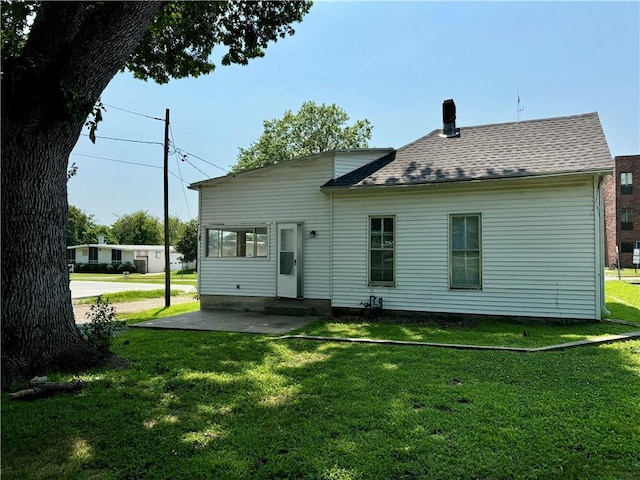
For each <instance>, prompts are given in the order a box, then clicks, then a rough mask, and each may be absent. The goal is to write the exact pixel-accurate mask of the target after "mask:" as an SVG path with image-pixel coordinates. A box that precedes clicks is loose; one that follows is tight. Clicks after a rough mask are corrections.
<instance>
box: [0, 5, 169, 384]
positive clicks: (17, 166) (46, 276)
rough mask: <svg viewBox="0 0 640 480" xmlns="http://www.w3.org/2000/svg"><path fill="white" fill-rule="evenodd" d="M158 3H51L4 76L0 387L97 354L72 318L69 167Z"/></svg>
mask: <svg viewBox="0 0 640 480" xmlns="http://www.w3.org/2000/svg"><path fill="white" fill-rule="evenodd" d="M159 8H160V2H123V3H120V2H104V3H103V4H93V3H86V2H77V3H57V2H44V3H43V5H42V7H41V8H40V11H39V12H38V15H37V17H36V20H35V22H34V24H33V28H32V30H31V32H30V34H29V38H28V41H27V44H26V45H25V47H24V50H23V52H22V54H21V56H19V57H15V58H12V59H10V60H9V61H6V62H5V63H4V65H3V78H2V101H3V105H2V168H1V179H2V188H1V196H2V206H1V209H2V237H1V239H2V265H1V270H2V297H1V298H2V305H1V307H2V385H3V386H6V385H7V384H9V383H11V382H12V381H14V380H21V379H25V378H30V376H33V375H35V374H43V373H45V372H47V371H51V370H54V369H66V368H74V367H77V366H79V365H82V364H83V363H84V362H91V361H93V360H95V358H96V357H95V356H94V355H93V352H91V351H90V350H89V347H88V345H87V344H86V342H84V341H83V339H82V337H81V336H80V334H79V332H78V330H77V328H76V326H75V320H74V317H73V309H72V306H71V293H70V290H69V274H68V271H67V263H66V226H67V184H66V182H67V177H66V172H67V164H68V159H69V154H70V153H71V150H72V149H73V146H74V145H75V143H76V141H77V139H78V137H79V135H80V132H81V130H82V127H83V124H84V121H85V119H86V116H87V115H88V114H89V113H90V112H91V110H92V107H93V105H94V103H95V102H96V101H97V99H98V98H99V96H100V94H101V93H102V91H103V90H104V89H105V88H106V86H107V84H108V83H109V81H110V80H111V79H112V78H113V76H114V75H115V74H116V73H117V71H118V70H119V69H120V68H122V66H123V65H124V64H125V62H126V60H127V58H128V57H129V55H130V54H131V52H132V51H133V49H134V48H135V46H136V45H137V44H138V42H139V41H140V39H141V38H142V35H143V34H144V32H145V30H146V28H147V25H148V23H149V21H150V20H151V19H152V18H153V16H154V14H155V13H156V12H157V10H158V9H159Z"/></svg>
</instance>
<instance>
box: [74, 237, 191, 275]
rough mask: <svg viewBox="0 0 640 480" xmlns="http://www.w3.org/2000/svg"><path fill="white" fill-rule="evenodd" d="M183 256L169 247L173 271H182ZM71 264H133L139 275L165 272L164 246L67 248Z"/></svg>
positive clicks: (99, 244) (98, 244)
mask: <svg viewBox="0 0 640 480" xmlns="http://www.w3.org/2000/svg"><path fill="white" fill-rule="evenodd" d="M181 256H182V255H181V254H180V253H179V252H177V251H176V249H175V248H174V247H169V262H170V267H171V271H175V270H181V269H182V268H183V265H182V262H181V261H180V260H179V259H180V257H181ZM67 263H69V264H91V263H95V264H99V263H105V264H121V263H131V264H133V265H135V266H136V271H137V272H138V273H161V272H164V245H110V244H106V243H95V244H86V245H73V246H71V247H67Z"/></svg>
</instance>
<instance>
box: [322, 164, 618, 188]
mask: <svg viewBox="0 0 640 480" xmlns="http://www.w3.org/2000/svg"><path fill="white" fill-rule="evenodd" d="M612 173H613V167H611V168H594V169H587V170H571V171H566V172H546V173H537V174H533V175H517V176H511V177H494V178H472V179H468V180H443V181H440V182H415V183H396V184H392V185H381V184H372V185H345V186H324V185H323V186H321V187H320V190H325V191H346V190H365V189H374V188H385V189H387V188H407V187H428V186H436V185H453V184H456V185H460V184H465V183H474V184H476V183H484V182H495V181H505V180H527V179H534V178H550V177H562V176H578V175H598V174H600V175H610V174H612Z"/></svg>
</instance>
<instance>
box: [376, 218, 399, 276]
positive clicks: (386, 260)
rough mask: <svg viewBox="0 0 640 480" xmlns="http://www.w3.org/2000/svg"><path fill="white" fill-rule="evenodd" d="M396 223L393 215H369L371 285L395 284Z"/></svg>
mask: <svg viewBox="0 0 640 480" xmlns="http://www.w3.org/2000/svg"><path fill="white" fill-rule="evenodd" d="M395 223H396V219H395V217H393V216H385V217H369V285H381V286H394V285H395V264H396V262H395V243H396V242H395Z"/></svg>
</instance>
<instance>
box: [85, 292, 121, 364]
mask: <svg viewBox="0 0 640 480" xmlns="http://www.w3.org/2000/svg"><path fill="white" fill-rule="evenodd" d="M86 317H87V318H88V319H89V320H90V321H89V323H85V324H83V325H82V326H81V327H80V330H81V331H82V333H83V335H84V336H85V338H86V340H87V342H89V345H90V346H91V347H93V348H94V350H95V351H96V352H97V353H98V354H100V355H107V354H109V351H110V348H111V341H112V339H113V336H114V335H115V334H116V333H117V332H119V331H121V330H122V328H123V326H124V322H122V321H119V320H118V315H117V313H116V309H115V307H114V306H113V305H112V304H111V303H110V302H109V300H105V299H103V298H102V297H101V296H98V297H97V298H96V300H95V302H94V304H93V305H91V307H90V308H89V311H88V312H87V314H86Z"/></svg>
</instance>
